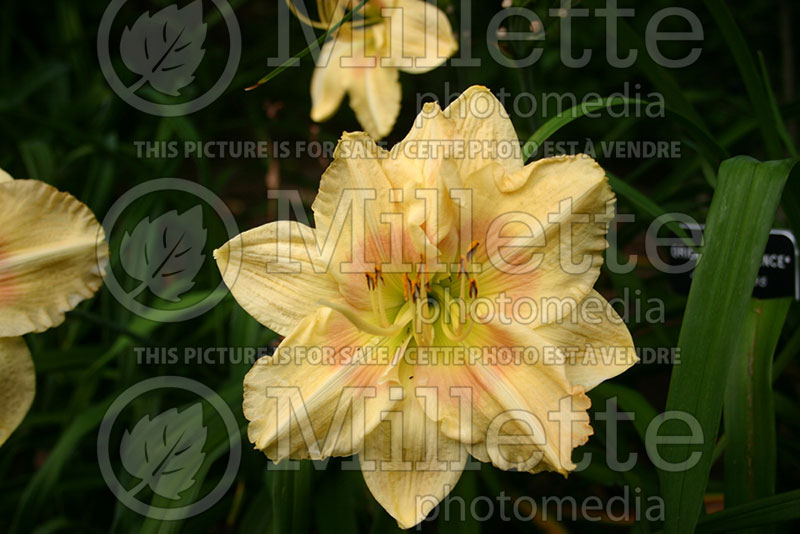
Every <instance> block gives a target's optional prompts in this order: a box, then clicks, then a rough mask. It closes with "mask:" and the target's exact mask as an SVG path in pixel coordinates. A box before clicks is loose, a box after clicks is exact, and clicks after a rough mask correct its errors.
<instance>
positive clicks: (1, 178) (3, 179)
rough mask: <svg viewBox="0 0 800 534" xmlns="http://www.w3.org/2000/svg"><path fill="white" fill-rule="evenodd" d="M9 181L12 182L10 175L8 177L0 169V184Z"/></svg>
mask: <svg viewBox="0 0 800 534" xmlns="http://www.w3.org/2000/svg"><path fill="white" fill-rule="evenodd" d="M11 180H13V178H12V177H11V175H10V174H8V173H7V172H6V171H4V170H3V169H0V183H3V182H10V181H11Z"/></svg>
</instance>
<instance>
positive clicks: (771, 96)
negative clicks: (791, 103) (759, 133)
mask: <svg viewBox="0 0 800 534" xmlns="http://www.w3.org/2000/svg"><path fill="white" fill-rule="evenodd" d="M758 64H759V66H760V67H761V78H762V79H763V82H764V91H765V92H766V95H767V100H768V101H769V109H770V111H772V122H773V124H774V125H775V128H776V130H777V131H778V135H779V136H780V137H781V140H782V141H783V144H784V145H786V150H788V151H789V154H791V155H792V157H793V158H796V157H797V149H796V148H795V146H794V143H793V142H792V138H791V136H790V135H789V131H788V130H787V129H786V124H785V123H784V122H783V117H781V110H780V108H779V107H778V101H777V100H776V99H775V92H774V91H773V90H772V83H771V82H770V81H769V73H768V72H767V64H766V62H765V61H764V54H762V53H761V52H760V51H759V52H758Z"/></svg>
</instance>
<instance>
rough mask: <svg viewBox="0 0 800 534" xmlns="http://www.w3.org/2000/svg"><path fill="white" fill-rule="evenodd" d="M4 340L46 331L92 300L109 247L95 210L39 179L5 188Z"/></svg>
mask: <svg viewBox="0 0 800 534" xmlns="http://www.w3.org/2000/svg"><path fill="white" fill-rule="evenodd" d="M0 227H2V228H3V233H2V235H0V336H3V337H11V336H18V335H22V334H26V333H28V332H41V331H43V330H46V329H48V328H50V327H53V326H56V325H58V324H60V323H61V322H62V321H63V320H64V313H65V312H67V311H69V310H71V309H73V308H74V307H75V306H76V305H77V304H78V303H79V302H80V301H82V300H83V299H86V298H89V297H91V296H92V295H93V294H94V292H95V291H97V289H98V288H99V287H100V284H101V283H102V281H103V273H104V272H105V267H106V264H107V263H108V245H107V244H106V242H105V235H104V233H103V229H102V227H101V226H100V224H99V223H98V222H97V219H95V217H94V215H93V214H92V212H91V211H90V210H89V208H87V207H86V206H85V205H84V204H82V203H81V202H79V201H78V200H77V199H75V197H73V196H72V195H69V194H67V193H61V192H59V191H58V190H56V189H55V188H54V187H52V186H50V185H47V184H46V183H44V182H39V181H36V180H13V181H7V182H3V183H2V184H1V185H0Z"/></svg>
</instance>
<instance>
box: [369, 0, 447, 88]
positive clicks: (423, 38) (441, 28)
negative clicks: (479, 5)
mask: <svg viewBox="0 0 800 534" xmlns="http://www.w3.org/2000/svg"><path fill="white" fill-rule="evenodd" d="M383 14H384V16H385V17H386V18H387V19H388V20H387V24H388V25H389V34H390V38H389V43H388V45H389V47H390V50H389V54H388V57H386V58H384V59H382V61H383V62H384V65H387V66H393V67H396V68H400V70H402V71H404V72H409V73H412V74H422V73H425V72H428V71H431V70H433V69H435V68H436V67H438V66H439V65H441V64H443V63H444V62H445V61H447V58H449V57H450V56H452V55H453V54H455V53H456V51H457V50H458V42H457V41H456V39H455V37H454V36H453V29H452V28H451V27H450V21H448V20H447V15H445V13H444V11H442V10H441V9H439V8H437V7H436V6H435V5H433V4H430V3H428V2H425V1H423V0H395V1H394V3H393V5H391V7H390V6H386V7H385V8H384V10H383Z"/></svg>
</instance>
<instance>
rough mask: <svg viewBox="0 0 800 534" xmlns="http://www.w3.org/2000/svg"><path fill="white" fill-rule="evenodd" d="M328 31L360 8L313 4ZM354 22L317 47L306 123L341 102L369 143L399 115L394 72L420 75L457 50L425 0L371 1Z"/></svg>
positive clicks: (329, 0) (341, 2)
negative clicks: (347, 103) (349, 11)
mask: <svg viewBox="0 0 800 534" xmlns="http://www.w3.org/2000/svg"><path fill="white" fill-rule="evenodd" d="M287 1H288V2H289V5H290V6H291V7H293V10H294V12H295V13H296V14H298V16H299V17H300V18H301V19H303V20H304V21H305V22H307V23H308V24H312V25H314V26H318V27H321V28H324V29H327V28H329V27H331V26H333V25H334V24H336V23H337V22H338V21H340V20H341V18H342V17H343V16H344V15H345V9H352V8H354V7H355V6H357V5H358V4H359V2H357V1H352V0H318V2H317V3H318V11H319V13H320V17H321V19H322V20H321V21H311V20H309V19H308V18H307V17H303V16H302V15H301V14H299V13H298V11H297V10H296V9H294V5H293V3H292V1H293V0H287ZM358 15H360V17H359V18H358V20H353V21H351V22H348V23H345V24H343V25H342V26H341V27H340V28H339V30H338V31H337V32H336V33H335V35H334V36H333V37H332V38H331V39H329V40H328V41H327V42H326V43H325V44H324V45H323V47H322V50H321V53H320V55H319V58H318V59H317V66H316V68H315V70H314V75H313V77H312V79H311V100H312V109H311V119H312V120H314V121H317V122H321V121H324V120H326V119H328V118H330V117H331V116H332V115H333V114H334V113H335V112H336V110H337V109H338V108H339V105H340V104H341V102H342V99H343V98H344V95H345V93H346V94H348V95H349V96H350V107H351V108H352V109H353V111H354V112H355V114H356V118H357V119H358V122H359V123H360V124H361V126H362V128H364V130H366V132H367V133H369V134H370V135H371V136H372V137H373V138H375V139H380V138H382V137H384V136H386V135H387V134H388V133H389V132H391V130H392V127H393V126H394V123H395V121H396V120H397V115H398V114H399V113H400V98H401V88H400V81H399V79H398V71H403V72H407V73H411V74H422V73H425V72H428V71H430V70H433V69H435V68H436V67H438V66H440V65H441V64H443V63H444V62H445V61H447V58H449V57H450V56H452V55H453V54H454V53H455V52H456V50H458V43H457V42H456V40H455V38H454V37H453V30H452V28H451V27H450V23H449V21H448V20H447V16H446V15H445V14H444V12H442V11H441V10H440V9H438V8H437V7H436V6H434V5H432V4H429V3H428V2H426V1H424V0H370V1H369V2H368V3H367V4H366V5H365V6H364V7H363V8H362V9H361V10H360V11H359V13H358Z"/></svg>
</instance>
